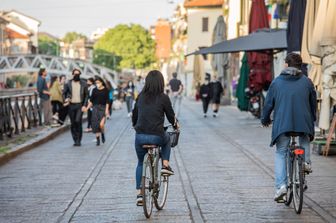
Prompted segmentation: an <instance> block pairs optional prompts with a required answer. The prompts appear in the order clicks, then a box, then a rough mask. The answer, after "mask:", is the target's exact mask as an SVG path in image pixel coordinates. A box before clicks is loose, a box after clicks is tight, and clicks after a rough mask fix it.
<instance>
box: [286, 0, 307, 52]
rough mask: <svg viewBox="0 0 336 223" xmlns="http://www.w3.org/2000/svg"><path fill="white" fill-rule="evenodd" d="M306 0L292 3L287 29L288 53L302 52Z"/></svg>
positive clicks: (296, 0)
mask: <svg viewBox="0 0 336 223" xmlns="http://www.w3.org/2000/svg"><path fill="white" fill-rule="evenodd" d="M305 13H306V0H295V1H291V4H290V8H289V15H288V27H287V44H288V49H287V52H288V53H290V52H293V51H301V45H302V35H303V26H304V20H305Z"/></svg>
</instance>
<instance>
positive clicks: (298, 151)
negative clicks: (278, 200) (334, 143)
mask: <svg viewBox="0 0 336 223" xmlns="http://www.w3.org/2000/svg"><path fill="white" fill-rule="evenodd" d="M304 154H305V150H304V149H303V148H302V147H300V146H297V145H296V141H295V136H291V143H290V146H289V150H288V154H287V156H288V157H287V177H288V178H287V181H288V183H287V185H288V191H287V196H286V201H285V204H286V205H287V206H289V205H290V203H291V201H292V199H293V196H294V199H295V198H297V196H298V195H297V194H294V192H296V191H297V190H298V188H299V187H300V191H301V190H302V192H300V195H299V199H300V201H299V203H298V204H297V201H295V200H294V208H295V211H296V213H297V214H299V213H301V210H302V202H303V200H302V199H303V197H302V196H303V184H304V182H305V172H304V170H303V169H302V166H303V163H304V160H305V158H304ZM294 168H298V169H295V170H294ZM294 171H295V172H296V173H298V174H299V175H301V174H302V177H301V176H298V177H299V179H300V180H299V182H296V180H297V179H293V173H294ZM300 177H301V178H300ZM295 178H296V177H295ZM294 181H295V182H294ZM301 181H303V182H301ZM297 184H299V186H297ZM294 188H295V191H294Z"/></svg>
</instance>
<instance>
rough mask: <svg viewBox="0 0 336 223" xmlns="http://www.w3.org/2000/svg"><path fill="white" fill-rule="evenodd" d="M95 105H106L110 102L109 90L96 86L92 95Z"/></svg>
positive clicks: (91, 98) (91, 99)
mask: <svg viewBox="0 0 336 223" xmlns="http://www.w3.org/2000/svg"><path fill="white" fill-rule="evenodd" d="M90 101H91V102H92V104H93V105H106V104H108V103H109V92H108V90H107V89H106V88H104V89H101V90H99V89H98V88H94V89H93V90H92V94H91V97H90Z"/></svg>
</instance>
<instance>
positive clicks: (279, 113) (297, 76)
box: [261, 53, 317, 201]
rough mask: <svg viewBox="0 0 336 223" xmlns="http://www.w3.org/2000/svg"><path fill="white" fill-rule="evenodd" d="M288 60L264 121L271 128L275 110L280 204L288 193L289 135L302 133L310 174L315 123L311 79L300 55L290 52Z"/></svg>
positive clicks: (277, 197) (274, 140) (272, 91)
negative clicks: (304, 73) (311, 144)
mask: <svg viewBox="0 0 336 223" xmlns="http://www.w3.org/2000/svg"><path fill="white" fill-rule="evenodd" d="M285 61H286V65H287V68H285V69H284V70H283V71H282V72H281V74H280V76H278V77H277V78H276V79H275V80H273V82H272V84H271V86H270V88H269V90H268V94H267V97H266V100H265V105H264V110H263V114H262V118H261V123H262V125H263V126H268V125H269V124H270V123H271V119H270V115H271V113H272V111H273V110H274V117H273V119H274V120H273V128H272V140H271V146H273V145H274V144H275V145H276V153H275V187H276V194H275V198H274V200H275V201H281V200H282V199H283V197H284V195H286V193H287V170H286V157H287V154H288V147H289V143H290V136H289V135H288V133H289V132H296V133H301V136H300V137H299V142H300V145H301V146H302V147H303V148H304V150H305V162H306V163H305V169H306V171H311V164H310V148H309V143H310V142H309V141H310V140H313V138H314V121H316V104H317V102H316V92H315V88H314V86H313V83H312V82H311V80H310V79H308V77H306V76H305V75H303V74H302V72H301V70H300V68H301V65H302V59H301V56H300V55H298V54H295V53H290V54H288V55H287V57H286V59H285Z"/></svg>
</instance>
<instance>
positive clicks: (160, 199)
mask: <svg viewBox="0 0 336 223" xmlns="http://www.w3.org/2000/svg"><path fill="white" fill-rule="evenodd" d="M161 168H162V159H161V158H160V159H159V161H158V170H161ZM158 175H159V176H158V182H157V188H156V194H155V199H154V204H155V207H156V209H158V210H162V209H163V207H164V205H165V204H166V200H167V195H168V182H169V177H168V175H166V174H161V173H160V172H159V171H158Z"/></svg>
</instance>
